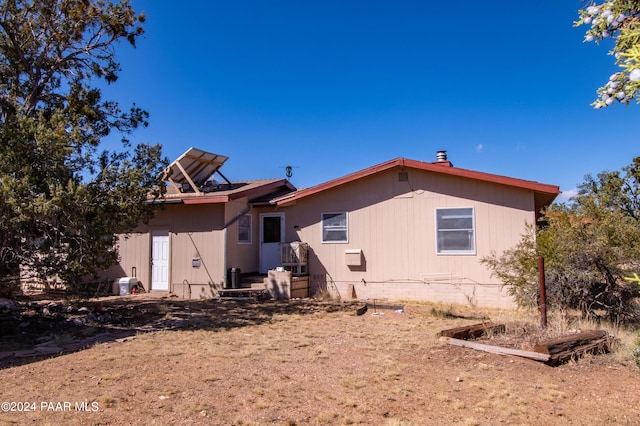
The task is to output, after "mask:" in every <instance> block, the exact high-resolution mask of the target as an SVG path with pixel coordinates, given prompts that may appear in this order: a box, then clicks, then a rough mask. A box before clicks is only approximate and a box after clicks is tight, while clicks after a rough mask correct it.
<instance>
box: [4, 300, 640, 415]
mask: <svg viewBox="0 0 640 426" xmlns="http://www.w3.org/2000/svg"><path fill="white" fill-rule="evenodd" d="M156 305H157V306H156ZM156 305H153V304H149V305H147V304H142V306H139V307H138V308H137V309H138V311H140V310H147V311H148V312H150V315H151V314H152V315H153V317H152V319H151V320H150V321H152V322H153V323H154V324H156V321H161V320H162V318H165V317H167V318H169V317H170V319H171V321H174V318H187V322H186V323H181V325H182V327H181V328H180V329H174V330H164V331H156V332H153V333H141V334H138V335H137V336H136V338H135V339H133V340H129V341H126V342H123V343H115V342H114V343H108V344H100V345H96V346H95V347H93V348H90V349H87V350H84V351H80V352H77V353H74V354H69V355H65V356H61V357H57V358H52V359H48V360H45V361H41V362H34V363H31V364H28V365H24V366H17V367H13V368H6V369H4V370H0V380H1V381H2V383H3V398H4V399H6V400H11V399H15V400H21V399H26V398H28V399H35V400H40V399H42V400H52V399H58V400H64V399H66V398H77V399H82V400H84V399H87V400H95V401H97V402H98V403H99V404H100V411H99V413H96V414H95V415H93V414H89V415H88V416H84V417H81V416H77V415H75V416H72V415H71V414H68V415H65V416H57V415H56V414H53V413H50V414H46V413H32V414H31V415H30V416H22V417H17V416H13V415H11V414H9V415H8V416H6V418H7V420H5V421H8V422H12V421H16V422H17V423H18V424H24V423H30V424H47V423H48V424H71V425H73V424H228V425H233V424H237V425H251V424H259V425H262V424H274V425H294V424H296V425H323V424H324V425H340V424H376V425H409V424H452V423H455V424H465V425H476V424H478V425H485V424H499V423H506V424H536V423H537V424H553V423H555V420H557V416H556V415H555V414H553V407H555V406H556V405H563V410H562V412H563V415H565V416H566V418H571V419H575V420H576V422H577V423H580V424H595V423H603V424H604V423H609V424H611V423H612V421H613V420H614V419H617V417H616V416H617V415H618V413H621V412H625V414H626V415H627V416H628V417H627V418H628V419H631V420H638V421H637V422H635V423H640V413H639V412H638V411H637V410H636V411H633V410H634V408H633V407H634V405H633V403H634V402H635V399H636V398H637V392H636V393H634V392H633V390H636V391H637V389H638V380H639V379H638V378H635V379H634V378H633V375H632V368H630V367H629V368H627V366H625V365H622V364H621V362H618V361H616V358H615V357H607V356H602V357H601V356H598V357H593V358H592V359H590V360H588V362H584V363H578V364H570V365H566V366H561V367H559V368H555V369H552V368H550V367H546V366H544V365H542V364H540V363H537V362H534V361H529V360H521V359H517V358H513V357H507V356H498V355H492V354H488V353H482V352H477V351H473V350H470V349H467V348H458V347H452V346H448V345H443V344H441V343H439V342H438V341H437V338H438V337H437V333H438V332H439V331H440V330H443V329H447V328H452V327H456V326H460V325H465V324H472V323H475V322H478V318H485V317H490V319H491V320H492V321H493V322H506V321H505V320H510V321H511V322H510V324H511V325H509V326H508V333H511V335H510V336H511V337H513V336H517V335H518V334H522V333H532V332H536V330H535V327H536V325H535V323H534V324H533V325H526V323H522V322H520V321H521V319H520V317H519V316H520V315H523V314H522V313H518V312H515V313H513V312H512V313H503V312H501V311H489V310H478V309H470V308H464V307H453V306H439V305H429V304H405V305H404V308H405V309H404V313H397V312H395V311H394V310H384V314H385V315H378V316H373V315H371V313H367V314H365V315H363V316H356V315H355V305H349V304H344V303H329V302H322V303H317V302H314V301H292V302H291V303H280V302H264V303H252V302H244V303H243V302H237V303H236V302H213V301H209V302H193V303H191V304H187V302H185V303H184V305H181V304H179V303H178V302H168V301H167V302H163V303H156ZM180 307H183V308H185V309H184V312H181V310H180V309H178V308H180ZM187 307H189V309H188V310H187V309H186V308H187ZM379 311H381V310H379ZM434 313H435V316H434ZM187 314H188V315H187ZM157 315H160V317H158V316H157ZM499 315H502V317H499ZM133 320H134V319H132V321H133ZM139 324H140V323H139ZM171 324H174V322H171ZM142 325H144V324H142ZM499 338H500V336H492V339H494V341H496V340H497V339H499ZM607 360H608V361H607ZM610 362H615V364H610ZM609 367H612V368H609ZM613 367H615V368H613ZM457 379H460V380H459V381H458V380H457ZM633 380H635V381H633ZM536 383H537V384H538V385H535V384H536ZM607 385H612V386H611V387H610V388H611V389H613V390H611V391H608V392H607V393H606V394H603V393H602V392H601V389H602V388H605V387H606V388H607V389H609V387H608V386H607ZM616 389H620V390H621V391H620V392H616ZM592 394H595V395H598V396H599V398H601V399H600V400H599V401H597V403H598V405H597V406H598V408H599V411H593V410H590V408H591V407H593V406H594V403H595V402H594V400H593V398H591V397H590V396H589V395H592ZM161 397H162V398H161ZM565 401H571V404H568V403H567V404H564V402H565ZM550 407H551V408H550ZM630 407H631V408H630ZM550 413H551V414H550ZM56 416H57V417H56ZM627 423H630V424H633V423H634V422H633V421H631V422H629V421H627Z"/></svg>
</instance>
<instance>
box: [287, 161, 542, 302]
mask: <svg viewBox="0 0 640 426" xmlns="http://www.w3.org/2000/svg"><path fill="white" fill-rule="evenodd" d="M398 172H399V169H391V170H388V171H385V172H381V173H378V174H374V175H372V176H369V177H367V178H365V179H360V180H358V181H355V182H351V183H348V184H345V185H342V186H339V187H337V188H334V189H332V190H331V191H325V192H321V193H318V194H316V195H314V196H309V197H306V198H305V199H302V200H298V202H297V204H296V205H294V206H291V207H289V208H287V209H285V211H287V215H288V216H287V220H288V223H290V224H292V225H293V224H297V225H299V227H300V229H299V231H298V232H291V231H290V229H289V227H288V231H290V232H289V233H288V235H287V238H289V239H300V240H302V241H305V242H308V243H309V244H310V246H311V247H312V256H310V266H309V269H310V274H311V275H322V274H326V273H328V274H329V275H330V277H329V278H327V279H328V280H331V279H332V280H333V282H334V283H335V288H337V290H338V291H339V292H342V293H343V294H344V293H345V291H346V288H347V287H348V285H349V284H354V285H355V287H356V293H357V295H358V297H370V298H374V297H388V298H394V299H422V300H425V299H426V300H433V301H443V302H457V303H468V302H469V300H472V301H474V302H477V303H479V304H482V305H493V306H507V305H510V304H511V301H510V300H509V299H508V298H506V297H505V295H504V292H503V291H502V289H501V287H500V285H499V283H498V282H497V281H496V280H495V279H494V278H492V277H491V276H490V271H488V270H487V269H486V268H485V266H484V265H482V264H481V263H480V259H481V258H482V257H484V256H487V255H488V254H489V253H490V252H491V251H492V250H495V251H496V252H501V251H503V250H505V249H507V248H510V247H512V246H513V245H515V244H516V243H517V242H518V240H519V239H520V236H521V235H522V233H523V232H524V229H525V224H526V223H527V222H529V223H532V222H533V220H534V199H533V193H532V192H531V191H529V190H524V189H517V188H512V187H508V186H505V185H499V184H494V183H489V182H481V181H477V180H472V179H465V178H461V177H456V176H448V175H440V174H436V173H432V172H424V171H418V170H413V169H412V170H409V172H408V173H409V182H401V181H399V179H398ZM454 207H469V208H473V210H474V223H475V247H476V253H475V254H461V255H457V254H456V255H452V254H440V255H439V254H437V253H436V221H435V212H436V209H438V208H454ZM328 211H331V212H341V211H346V212H348V221H349V230H348V232H349V242H348V244H326V243H322V242H321V238H320V236H321V231H320V227H321V224H320V213H322V212H328ZM346 249H361V250H362V252H363V257H364V259H365V262H364V266H363V267H360V268H358V267H355V268H354V267H351V268H349V267H348V266H347V265H346V263H345V250H346ZM312 291H313V289H312Z"/></svg>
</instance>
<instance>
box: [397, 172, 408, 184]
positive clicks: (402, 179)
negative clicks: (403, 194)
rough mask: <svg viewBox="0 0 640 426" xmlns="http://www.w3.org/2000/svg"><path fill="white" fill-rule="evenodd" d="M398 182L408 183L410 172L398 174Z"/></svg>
mask: <svg viewBox="0 0 640 426" xmlns="http://www.w3.org/2000/svg"><path fill="white" fill-rule="evenodd" d="M398 181H400V182H408V181H409V172H400V173H398Z"/></svg>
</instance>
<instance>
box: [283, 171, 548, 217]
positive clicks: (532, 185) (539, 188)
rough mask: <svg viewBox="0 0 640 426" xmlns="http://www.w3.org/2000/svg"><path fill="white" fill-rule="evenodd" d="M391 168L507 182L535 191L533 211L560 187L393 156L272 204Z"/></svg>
mask: <svg viewBox="0 0 640 426" xmlns="http://www.w3.org/2000/svg"><path fill="white" fill-rule="evenodd" d="M394 167H399V168H412V169H418V170H424V171H428V172H434V173H440V174H445V175H451V176H458V177H462V178H467V179H475V180H480V181H484V182H491V183H496V184H499V185H507V186H511V187H515V188H521V189H526V190H530V191H533V192H534V194H535V204H536V210H537V211H538V210H540V209H541V208H543V207H545V206H548V205H549V204H551V203H552V202H553V200H554V199H555V198H556V197H557V196H558V195H559V194H560V187H558V186H556V185H548V184H544V183H539V182H535V181H529V180H523V179H517V178H511V177H506V176H500V175H493V174H490V173H484V172H477V171H474V170H467V169H461V168H458V167H453V166H452V165H451V163H450V162H449V161H441V162H435V163H426V162H423V161H416V160H409V159H407V158H396V159H394V160H390V161H387V162H385V163H381V164H378V165H375V166H373V167H369V168H366V169H363V170H360V171H358V172H355V173H351V174H348V175H346V176H343V177H340V178H337V179H333V180H330V181H328V182H324V183H321V184H319V185H316V186H312V187H310V188H305V189H299V190H298V191H295V192H292V193H291V194H287V195H285V196H282V197H279V198H276V199H275V200H273V203H275V204H277V205H287V204H289V203H292V202H294V201H296V200H299V199H301V198H304V197H308V196H310V195H313V194H317V193H319V192H322V191H326V190H328V189H331V188H335V187H337V186H340V185H344V184H346V183H349V182H353V181H355V180H358V179H362V178H364V177H367V176H371V175H373V174H376V173H379V172H382V171H384V170H388V169H391V168H394Z"/></svg>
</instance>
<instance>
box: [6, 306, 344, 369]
mask: <svg viewBox="0 0 640 426" xmlns="http://www.w3.org/2000/svg"><path fill="white" fill-rule="evenodd" d="M356 304H357V302H336V301H317V300H314V299H300V300H292V301H271V300H265V301H259V300H253V299H241V300H224V299H210V300H181V299H175V298H170V297H158V296H153V295H137V296H128V297H108V298H102V299H91V300H82V299H76V300H72V299H51V298H49V299H46V298H43V297H42V296H38V297H25V298H22V299H21V300H19V301H18V303H17V305H18V308H19V317H18V318H17V319H16V321H15V323H14V324H13V326H12V327H6V326H5V327H3V329H2V330H0V369H4V368H9V367H14V366H18V365H24V364H28V363H31V362H35V361H39V360H42V359H46V358H51V357H55V356H60V355H64V354H67V353H71V352H76V351H79V350H83V349H86V348H89V347H91V346H93V345H95V344H98V343H105V342H111V341H124V340H127V339H131V338H132V337H133V336H135V335H136V334H138V333H148V332H154V331H172V330H173V331H178V330H205V331H214V332H215V331H220V330H228V329H232V328H237V327H245V326H251V325H257V324H262V323H266V322H270V321H272V319H273V317H274V316H275V315H309V314H317V313H329V312H337V311H349V312H355V306H356Z"/></svg>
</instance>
